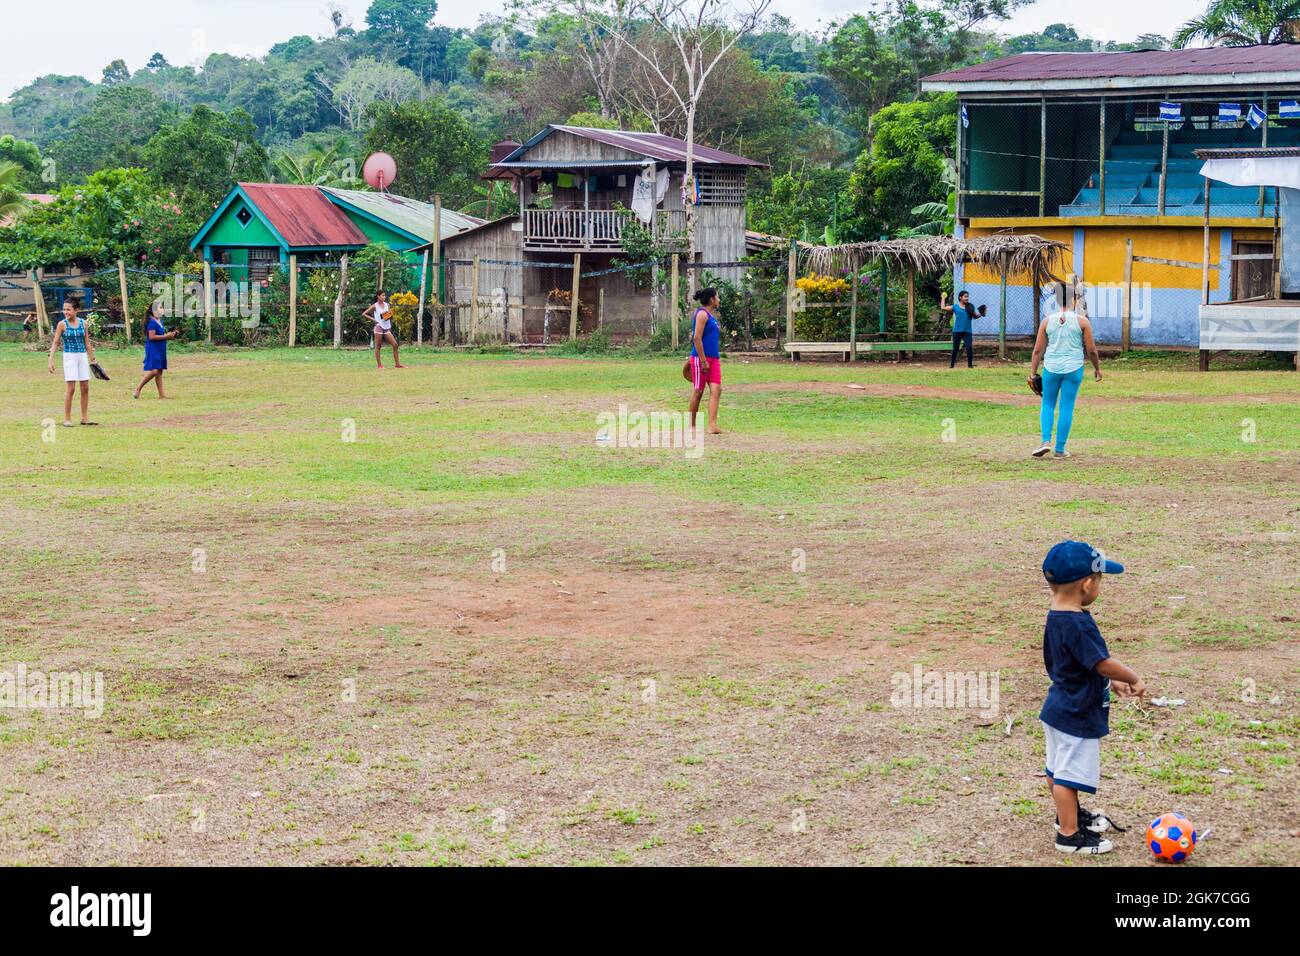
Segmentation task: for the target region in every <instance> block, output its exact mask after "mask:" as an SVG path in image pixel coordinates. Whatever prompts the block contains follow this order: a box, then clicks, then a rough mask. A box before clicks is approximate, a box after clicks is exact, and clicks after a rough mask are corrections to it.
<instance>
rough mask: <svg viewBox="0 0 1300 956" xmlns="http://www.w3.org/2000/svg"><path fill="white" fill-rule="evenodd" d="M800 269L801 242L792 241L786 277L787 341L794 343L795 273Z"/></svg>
mask: <svg viewBox="0 0 1300 956" xmlns="http://www.w3.org/2000/svg"><path fill="white" fill-rule="evenodd" d="M798 268H799V240H798V239H792V240H791V241H790V263H789V265H788V266H787V268H786V277H785V340H786V341H787V342H793V341H794V293H795V285H794V280H795V272H796V271H797V270H798Z"/></svg>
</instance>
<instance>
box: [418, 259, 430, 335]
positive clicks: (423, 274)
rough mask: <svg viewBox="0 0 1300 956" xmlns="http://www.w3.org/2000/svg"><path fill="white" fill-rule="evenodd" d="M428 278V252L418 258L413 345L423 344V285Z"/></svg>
mask: <svg viewBox="0 0 1300 956" xmlns="http://www.w3.org/2000/svg"><path fill="white" fill-rule="evenodd" d="M428 276H429V250H428V249H425V250H424V255H423V256H421V257H420V303H419V305H417V306H416V307H415V344H416V345H423V344H424V283H425V282H426V281H427V280H428Z"/></svg>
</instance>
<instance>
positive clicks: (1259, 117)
mask: <svg viewBox="0 0 1300 956" xmlns="http://www.w3.org/2000/svg"><path fill="white" fill-rule="evenodd" d="M1266 119H1268V115H1267V114H1266V113H1265V112H1264V111H1263V110H1262V109H1260V108H1259V107H1258V106H1256V105H1255V104H1254V103H1251V104H1250V110H1249V111H1248V112H1247V113H1246V122H1247V123H1249V124H1250V128H1251V129H1259V128H1260V127H1261V126H1263V125H1264V120H1266Z"/></svg>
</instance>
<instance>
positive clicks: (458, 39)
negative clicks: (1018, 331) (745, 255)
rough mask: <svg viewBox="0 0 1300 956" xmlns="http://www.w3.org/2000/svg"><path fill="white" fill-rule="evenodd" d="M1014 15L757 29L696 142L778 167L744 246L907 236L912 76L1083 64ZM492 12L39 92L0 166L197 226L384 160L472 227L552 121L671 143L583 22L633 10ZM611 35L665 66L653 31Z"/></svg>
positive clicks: (927, 181) (375, 14)
mask: <svg viewBox="0 0 1300 956" xmlns="http://www.w3.org/2000/svg"><path fill="white" fill-rule="evenodd" d="M1028 2H1031V0H924V2H922V3H919V4H916V3H896V4H886V5H883V6H881V7H879V8H877V9H876V10H875V12H870V13H866V14H863V15H859V16H853V17H851V18H849V19H847V20H845V21H843V22H841V23H838V24H833V25H832V26H831V27H829V28H828V29H826V30H824V31H823V32H821V33H818V34H812V33H807V32H803V31H800V30H798V29H796V28H795V27H794V26H793V25H792V24H791V23H790V22H789V21H787V20H785V19H783V18H781V17H776V16H773V17H769V18H767V19H766V20H764V21H763V22H762V23H761V25H760V27H759V28H758V29H757V30H756V31H754V32H753V33H751V34H749V35H747V36H745V37H743V39H742V40H741V41H740V43H739V44H738V45H737V46H735V47H734V48H733V49H732V50H731V51H730V52H729V53H727V54H726V55H725V56H724V57H723V60H722V62H721V63H720V65H719V67H718V69H717V70H716V71H715V73H714V74H713V76H712V77H711V78H710V80H709V85H708V90H707V95H706V96H705V97H704V99H703V102H702V103H701V106H700V110H699V114H698V116H697V118H696V139H697V141H698V142H701V143H706V144H709V145H714V146H720V147H723V148H726V149H729V150H732V151H736V152H741V153H744V154H745V155H748V156H751V157H753V158H756V159H760V160H763V161H765V162H767V163H769V164H771V166H772V171H771V173H770V174H764V175H763V176H761V177H760V178H759V181H757V182H756V183H755V188H754V189H753V191H752V200H751V210H750V213H751V216H750V218H751V225H752V227H753V228H756V229H760V230H763V231H767V232H772V233H779V234H786V235H790V234H794V235H800V236H802V237H803V238H815V239H820V238H823V237H825V236H828V235H829V236H831V237H841V238H846V237H853V236H855V235H875V234H878V233H880V232H881V231H890V230H895V229H898V228H902V227H905V226H907V225H908V224H910V223H913V220H914V218H915V217H914V215H913V213H912V210H913V208H914V207H915V206H916V205H917V204H918V203H925V202H929V201H939V202H942V201H943V200H944V199H945V196H946V193H947V190H948V185H947V181H946V178H945V177H946V173H945V161H946V160H947V159H948V158H949V156H950V154H951V151H952V141H953V136H954V131H955V127H954V123H955V118H954V115H953V108H952V105H951V103H950V102H948V101H945V100H944V99H943V98H919V97H918V79H919V77H921V76H923V75H925V74H927V73H931V72H935V71H939V70H942V69H946V68H949V67H952V66H954V65H958V64H961V63H966V62H973V61H978V60H980V59H986V58H989V57H994V56H1001V55H1005V54H1006V53H1009V52H1019V51H1024V50H1048V49H1051V50H1058V49H1059V50H1087V49H1093V48H1095V47H1094V44H1093V43H1092V42H1091V41H1089V40H1087V39H1083V38H1080V37H1079V35H1078V34H1077V33H1076V32H1075V31H1074V30H1073V29H1072V28H1070V27H1067V26H1063V25H1056V26H1053V27H1050V28H1048V30H1046V31H1044V33H1042V34H1037V35H1032V36H1015V37H1007V36H1003V35H1000V34H999V33H998V32H997V27H998V24H999V22H1000V21H1002V20H1004V19H1005V17H1006V16H1007V15H1008V14H1009V13H1010V12H1012V11H1013V10H1014V9H1016V8H1017V7H1020V6H1024V5H1025V4H1026V3H1028ZM503 3H506V4H509V8H508V9H505V8H503V11H502V15H501V16H496V17H486V18H484V19H483V20H482V22H480V24H479V25H478V26H477V27H476V28H474V29H472V30H467V29H451V28H448V27H445V26H440V25H439V24H438V22H437V12H438V11H437V3H436V2H435V0H374V2H373V3H372V4H371V6H370V7H369V9H368V11H367V13H366V15H365V18H364V21H363V22H360V23H356V24H350V23H347V22H345V20H344V18H343V16H342V15H340V14H337V13H335V14H333V15H332V16H331V17H329V18H326V17H322V22H321V23H320V24H319V25H318V26H319V28H320V33H321V36H319V37H311V36H306V35H304V36H295V37H290V38H287V39H284V40H283V41H282V42H278V43H275V44H274V45H273V46H271V47H270V50H269V52H268V53H267V54H266V55H265V56H263V57H236V56H231V55H229V54H224V53H214V54H212V55H210V56H208V57H207V59H206V60H205V61H204V62H203V63H202V65H201V66H190V65H187V66H179V65H174V64H171V63H168V62H167V60H166V59H165V58H164V57H163V55H162V54H155V55H154V56H153V57H152V59H150V61H149V62H148V64H147V65H144V66H142V67H139V68H137V69H135V70H134V71H132V70H131V69H129V68H128V66H127V64H125V63H124V62H123V61H122V60H120V59H115V60H113V61H112V62H110V63H109V64H108V65H107V66H105V67H104V69H103V74H102V78H101V79H100V80H99V81H98V82H94V83H92V82H89V81H87V80H86V79H84V78H82V77H77V76H58V75H48V76H43V77H40V78H39V79H37V80H35V81H34V82H32V83H30V84H29V85H27V86H25V87H23V88H21V89H19V90H17V91H16V92H14V93H13V95H12V96H11V97H10V98H9V99H8V100H7V101H6V102H4V103H3V104H0V133H4V134H8V135H6V136H5V137H4V138H2V139H0V162H4V161H6V160H9V161H13V162H16V163H17V164H18V166H19V167H20V169H19V172H18V174H17V180H16V182H17V185H18V186H19V187H20V188H21V189H22V190H23V191H29V192H57V191H58V189H59V188H60V187H64V186H68V185H75V184H78V183H83V182H85V181H86V180H87V178H88V177H90V176H92V174H94V173H96V172H97V171H103V170H111V169H117V168H122V167H142V168H143V169H145V170H146V171H147V173H148V175H149V177H150V178H151V180H152V181H153V182H155V183H157V184H158V185H159V186H160V187H165V188H166V189H167V190H168V191H170V192H172V193H174V194H175V196H176V197H177V198H178V201H179V203H180V206H181V207H182V209H183V210H184V215H185V219H186V220H195V219H197V220H198V221H201V219H202V214H203V213H205V212H206V211H210V209H211V208H212V204H213V203H214V202H216V200H217V199H218V198H219V197H220V196H221V195H222V194H224V192H225V190H226V189H227V187H228V185H229V183H230V182H231V181H232V180H234V179H274V180H278V181H285V182H320V183H349V182H350V181H351V180H352V177H353V176H354V174H355V170H356V169H357V168H359V160H360V159H361V158H362V157H364V155H365V154H366V153H367V152H369V151H371V150H375V149H383V150H386V151H388V152H390V153H392V154H393V155H394V156H395V157H396V158H397V160H398V163H399V168H400V170H401V173H400V177H399V181H398V182H397V184H396V186H395V191H397V192H402V193H406V194H408V195H412V196H415V197H418V198H428V197H429V196H430V195H432V194H433V193H434V192H435V191H437V192H441V193H442V194H443V196H444V197H445V199H446V201H447V202H448V203H449V204H451V205H453V206H455V207H458V208H469V209H471V210H473V209H475V208H481V207H483V206H484V205H485V199H486V196H485V194H484V190H485V186H484V185H483V183H482V182H481V181H480V180H479V179H478V173H479V172H480V171H481V170H482V168H483V166H484V164H485V163H486V161H487V156H488V149H489V146H490V144H491V143H493V142H494V141H497V140H501V139H506V138H512V139H523V138H525V137H527V136H529V135H531V134H532V133H534V132H536V131H537V130H538V129H540V128H541V127H543V126H544V125H545V124H547V123H564V122H569V123H575V124H581V125H605V126H622V127H625V128H633V129H655V130H659V131H662V132H666V133H669V134H673V135H681V134H682V133H683V131H684V116H683V115H682V111H681V110H680V108H679V107H678V106H677V104H676V103H675V102H674V101H673V98H672V97H671V96H666V95H664V90H663V89H662V88H661V84H660V83H659V81H658V80H657V79H655V78H654V77H653V76H651V75H650V71H648V70H647V68H646V66H645V62H644V60H643V59H641V58H639V57H637V56H634V55H632V53H631V52H629V51H628V50H627V49H626V48H624V49H623V51H622V55H620V56H608V53H609V49H610V43H611V39H610V31H611V30H612V29H615V27H613V26H607V27H602V28H600V29H597V28H594V27H593V26H592V25H591V24H592V23H593V22H596V21H599V22H601V23H605V24H609V23H610V22H611V21H609V20H604V21H600V19H599V18H600V17H609V16H611V13H610V11H612V10H615V9H626V5H624V7H621V8H616V7H615V6H614V4H613V3H612V2H611V0H503ZM617 28H618V29H622V30H624V31H625V33H626V36H627V37H629V38H630V40H631V42H633V43H635V44H637V45H638V46H639V47H640V48H642V49H644V50H647V51H651V52H654V51H656V50H658V52H659V53H661V54H664V53H665V52H666V51H665V50H664V49H663V47H664V44H665V43H666V42H667V40H666V38H665V37H664V35H663V34H662V33H661V32H660V31H658V30H657V29H656V28H655V27H654V26H653V25H652V24H651V23H649V22H648V21H645V20H640V21H638V20H636V19H632V20H630V21H628V22H626V23H624V24H623V25H622V26H621V27H617ZM1140 42H1142V43H1143V44H1144V45H1154V44H1155V43H1164V42H1165V41H1163V40H1161V39H1160V38H1152V37H1146V38H1142V39H1141V41H1140ZM1110 48H1112V49H1118V48H1120V47H1110ZM602 53H604V54H605V58H604V59H603V60H602ZM666 59H671V57H667V58H666ZM891 128H892V129H893V130H894V134H893V135H891V134H890V129H891ZM51 160H52V162H50V161H51ZM898 160H904V161H902V162H899V161H898Z"/></svg>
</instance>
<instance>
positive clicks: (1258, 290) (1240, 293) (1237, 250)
mask: <svg viewBox="0 0 1300 956" xmlns="http://www.w3.org/2000/svg"><path fill="white" fill-rule="evenodd" d="M1232 254H1233V255H1234V256H1249V255H1256V256H1257V255H1265V254H1267V255H1268V256H1270V257H1271V256H1272V255H1273V243H1271V242H1234V243H1233V244H1232ZM1272 294H1273V260H1272V258H1268V259H1234V260H1233V261H1232V298H1233V300H1234V301H1240V300H1242V299H1255V298H1259V297H1260V296H1264V297H1268V296H1271V295H1272Z"/></svg>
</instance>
